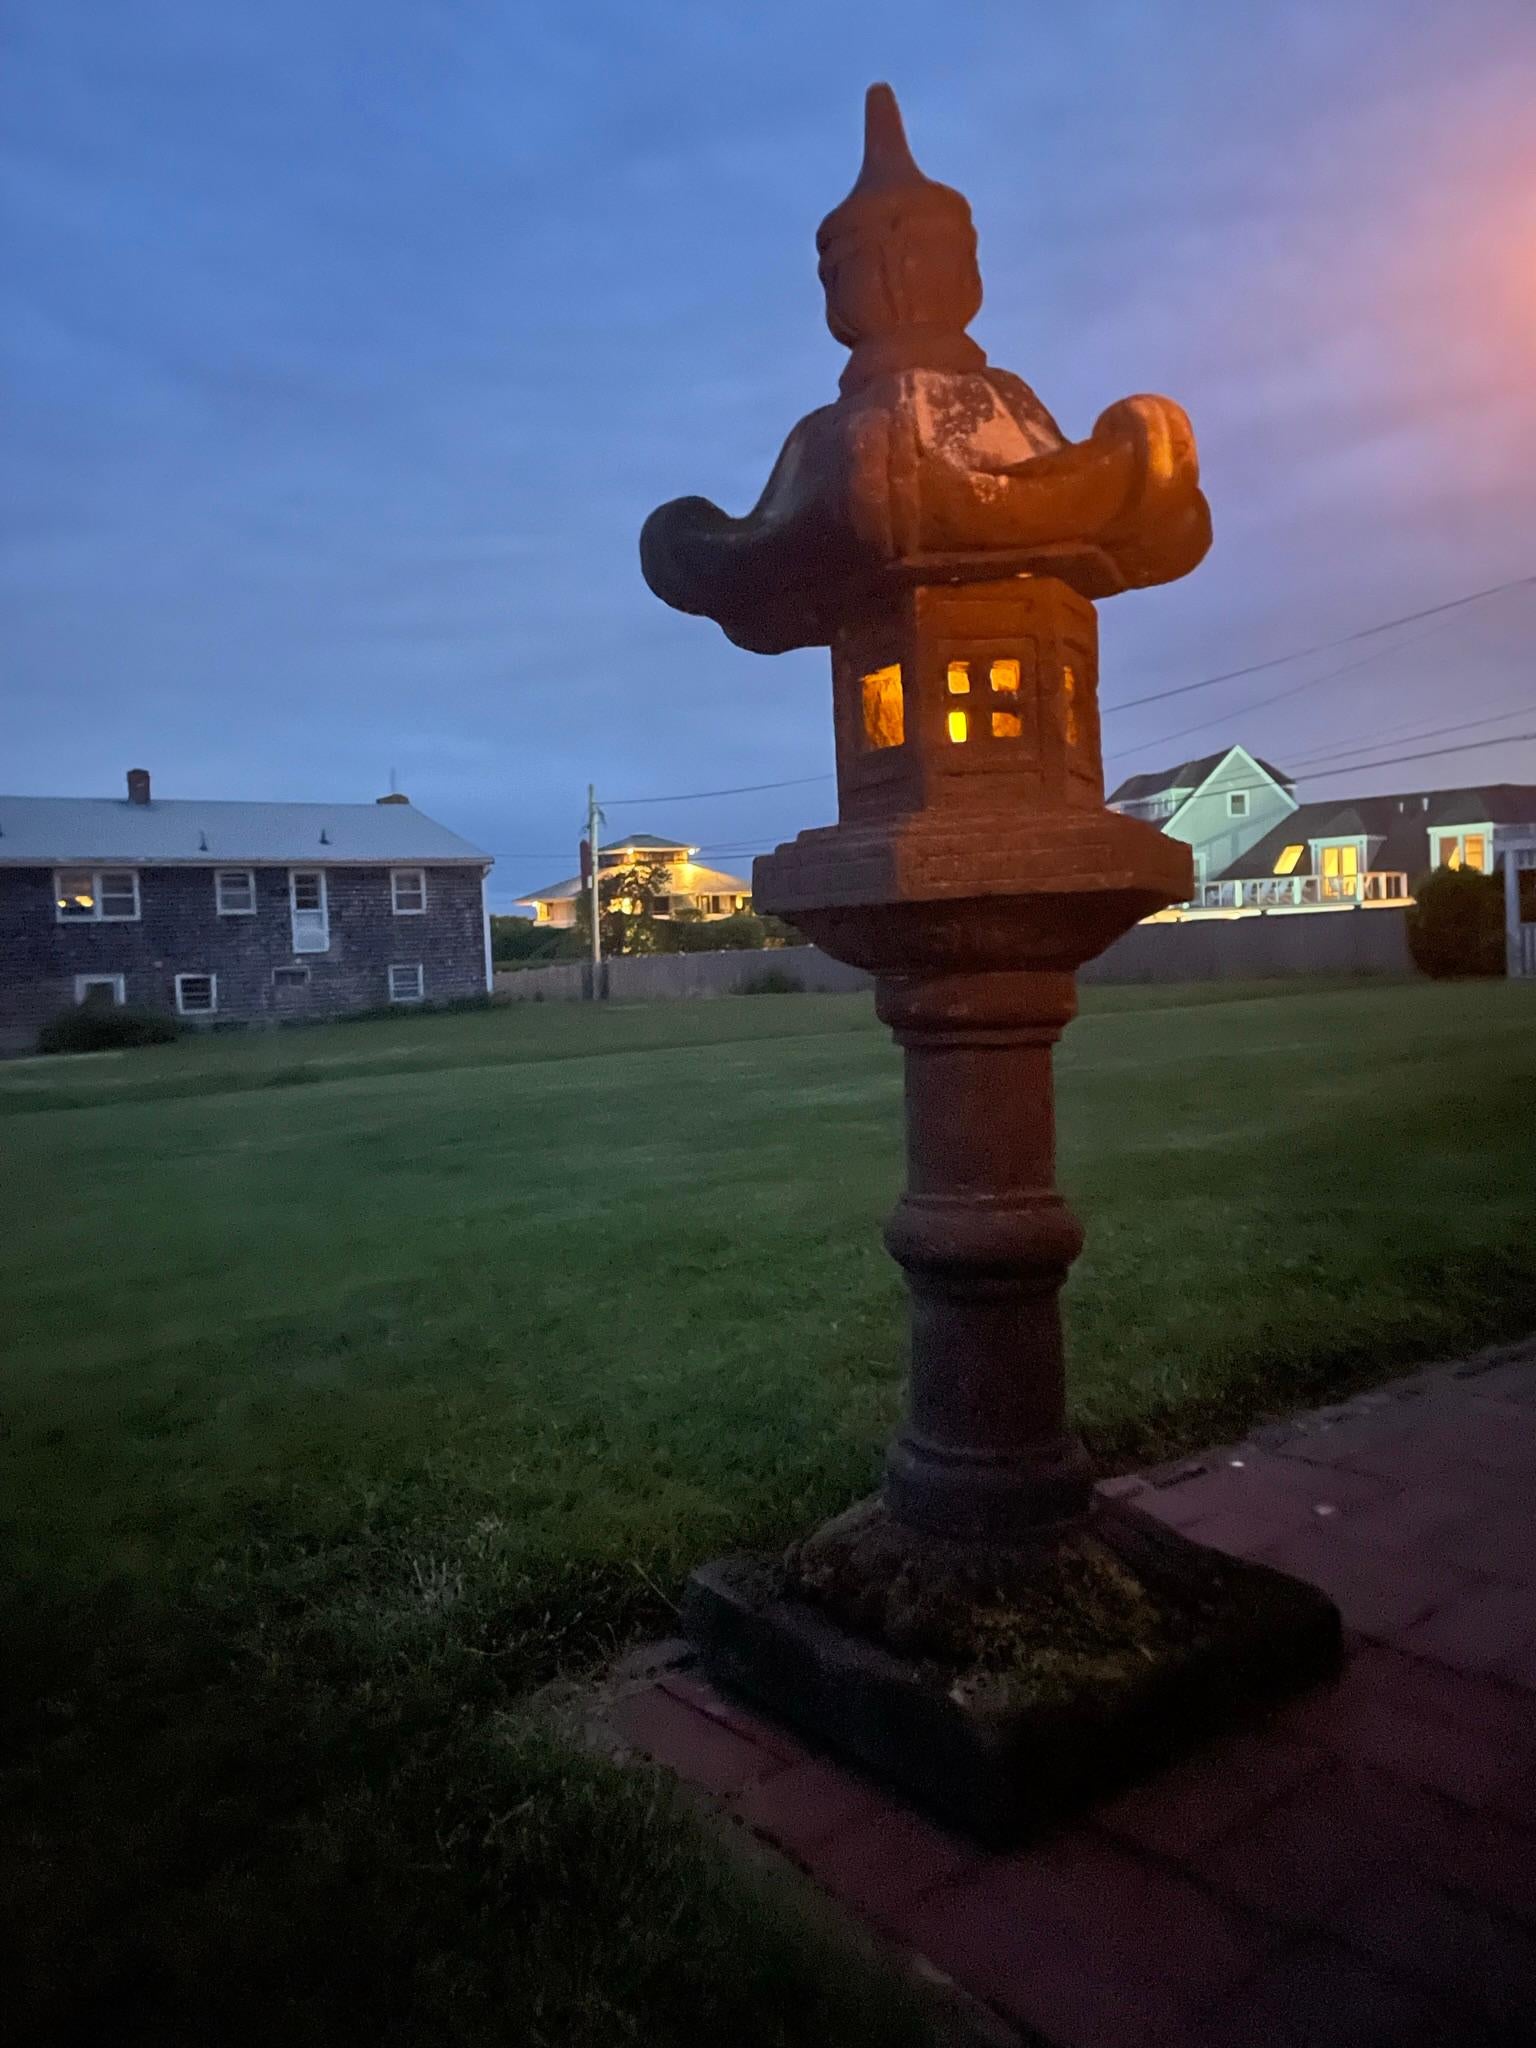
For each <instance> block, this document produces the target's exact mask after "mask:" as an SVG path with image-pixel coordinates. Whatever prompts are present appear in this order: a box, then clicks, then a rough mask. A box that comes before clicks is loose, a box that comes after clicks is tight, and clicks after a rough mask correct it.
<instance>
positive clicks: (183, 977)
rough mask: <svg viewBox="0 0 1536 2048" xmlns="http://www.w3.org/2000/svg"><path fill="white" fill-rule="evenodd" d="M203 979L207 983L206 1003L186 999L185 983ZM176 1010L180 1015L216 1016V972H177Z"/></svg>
mask: <svg viewBox="0 0 1536 2048" xmlns="http://www.w3.org/2000/svg"><path fill="white" fill-rule="evenodd" d="M189 981H205V982H207V984H208V1000H207V1002H206V1003H195V1002H194V1003H189V1002H188V1001H187V986H186V985H187V983H188V982H189ZM176 1011H177V1015H178V1016H182V1017H216V1016H217V1015H218V1012H219V977H218V976H217V975H216V974H197V973H188V974H178V975H177V977H176Z"/></svg>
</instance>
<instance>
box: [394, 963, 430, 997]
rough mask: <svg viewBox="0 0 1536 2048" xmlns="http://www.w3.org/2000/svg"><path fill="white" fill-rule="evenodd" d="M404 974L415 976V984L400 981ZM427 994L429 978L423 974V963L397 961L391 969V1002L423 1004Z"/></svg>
mask: <svg viewBox="0 0 1536 2048" xmlns="http://www.w3.org/2000/svg"><path fill="white" fill-rule="evenodd" d="M404 974H408V975H413V976H414V977H415V979H414V982H409V981H407V982H402V981H401V980H400V979H399V977H400V976H401V975H404ZM426 993H427V978H426V975H425V974H424V973H423V972H422V967H421V962H420V961H419V960H412V961H409V962H405V961H396V962H395V963H394V964H393V965H392V966H391V967H390V970H389V1000H390V1001H391V1002H392V1003H419V1002H423V1001H424V1000H425V998H426Z"/></svg>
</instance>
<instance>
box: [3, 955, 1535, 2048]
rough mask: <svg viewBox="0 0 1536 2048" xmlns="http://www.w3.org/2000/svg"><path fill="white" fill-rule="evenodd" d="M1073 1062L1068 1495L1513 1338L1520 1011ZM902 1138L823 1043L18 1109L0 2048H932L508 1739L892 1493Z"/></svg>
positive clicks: (598, 1041) (563, 1053)
mask: <svg viewBox="0 0 1536 2048" xmlns="http://www.w3.org/2000/svg"><path fill="white" fill-rule="evenodd" d="M1059 1075H1060V1112H1061V1134H1062V1179H1063V1183H1064V1185H1065V1187H1066V1188H1067V1190H1068V1192H1069V1194H1070V1195H1071V1196H1072V1198H1073V1199H1074V1200H1075V1201H1076V1203H1077V1205H1078V1207H1079V1208H1080V1210H1081V1211H1082V1213H1083V1215H1084V1216H1085V1219H1086V1220H1087V1223H1088V1226H1089V1233H1088V1249H1087V1251H1086V1252H1085V1254H1084V1256H1083V1258H1082V1260H1081V1261H1080V1263H1079V1266H1078V1268H1077V1270H1076V1273H1075V1276H1074V1279H1073V1282H1072V1286H1071V1290H1070V1328H1071V1344H1072V1349H1071V1387H1072V1396H1073V1400H1074V1403H1075V1407H1076V1414H1077V1420H1078V1422H1079V1424H1080V1425H1081V1426H1082V1427H1083V1428H1084V1429H1085V1430H1086V1431H1087V1433H1088V1435H1089V1437H1090V1440H1091V1441H1092V1442H1093V1444H1094V1445H1095V1447H1096V1448H1097V1449H1098V1450H1099V1451H1100V1452H1101V1454H1102V1455H1103V1456H1104V1457H1105V1459H1106V1461H1111V1462H1119V1463H1125V1462H1130V1461H1133V1460H1138V1459H1142V1458H1147V1457H1154V1456H1158V1455H1161V1454H1166V1453H1168V1452H1170V1451H1172V1450H1174V1449H1177V1448H1182V1447H1185V1446H1190V1445H1194V1444H1197V1443H1199V1442H1202V1441H1207V1440H1209V1439H1211V1438H1212V1437H1215V1436H1221V1435H1225V1434H1228V1433H1230V1432H1232V1431H1235V1430H1237V1429H1239V1428H1241V1427H1243V1426H1244V1425H1245V1424H1246V1423H1248V1422H1250V1421H1251V1420H1253V1419H1254V1418H1255V1417H1256V1416H1258V1415H1260V1414H1262V1413H1265V1412H1266V1411H1274V1410H1284V1409H1286V1408H1289V1407H1291V1406H1294V1405H1297V1404H1298V1403H1302V1402H1307V1401H1313V1400H1318V1399H1322V1398H1325V1397H1326V1396H1327V1395H1328V1394H1330V1393H1333V1392H1336V1391H1342V1390H1344V1389H1346V1388H1349V1387H1353V1386H1356V1385H1359V1384H1362V1383H1365V1382H1367V1381H1369V1380H1370V1379H1372V1378H1379V1377H1383V1376H1385V1375H1387V1374H1388V1373H1389V1372H1391V1371H1392V1370H1394V1369H1395V1368H1398V1367H1402V1366H1406V1365H1407V1364H1409V1363H1411V1362H1412V1361H1414V1360H1417V1359H1427V1358H1430V1357H1433V1356H1436V1355H1443V1354H1446V1353H1448V1352H1451V1351H1454V1350H1457V1349H1461V1348H1466V1347H1469V1346H1472V1345H1475V1344H1477V1343H1480V1342H1483V1341H1488V1340H1492V1339H1495V1338H1498V1337H1502V1336H1508V1335H1513V1334H1517V1333H1519V1332H1521V1331H1523V1330H1525V1329H1526V1328H1529V1327H1531V1326H1532V1325H1533V1324H1536V1172H1533V1156H1532V1155H1533V1136H1536V1110H1533V1102H1536V989H1530V988H1522V987H1520V986H1518V985H1505V984H1502V983H1493V984H1438V985H1431V984H1415V985H1413V986H1380V985H1377V986H1369V987H1368V986H1357V987H1341V988H1330V989H1319V988H1317V987H1316V986H1315V985H1314V986H1311V987H1307V988H1302V987H1298V986H1295V985H1287V986H1286V987H1285V988H1283V989H1281V990H1275V991H1267V992H1258V991H1248V990H1241V989H1220V988H1213V989H1203V990H1183V991H1180V990H1159V991H1102V992H1094V993H1091V994H1090V995H1089V996H1088V997H1087V998H1086V1001H1085V1015H1084V1016H1083V1018H1082V1019H1081V1020H1080V1021H1079V1022H1078V1023H1077V1024H1075V1025H1074V1026H1073V1027H1072V1030H1071V1032H1070V1033H1069V1034H1068V1038H1067V1041H1066V1044H1065V1047H1064V1049H1063V1052H1062V1054H1061V1057H1060V1062H1059ZM899 1111H900V1074H899V1067H898V1063H897V1058H896V1055H895V1054H894V1053H893V1051H892V1050H891V1048H890V1047H889V1045H888V1042H887V1041H886V1038H885V1035H884V1034H883V1032H881V1031H880V1030H879V1028H878V1027H877V1026H876V1024H875V1022H874V1019H873V1015H872V1012H871V1010H870V1008H869V1006H868V1004H867V1003H866V1002H865V1001H864V1000H862V999H859V998H852V997H847V998H843V997H837V998H834V997H812V996H790V997H766V996H765V997H758V998H745V999H743V998H737V999H731V1000H722V1001H718V1002H712V1003H698V1004H692V1005H689V1004H675V1005H656V1006H652V1007H647V1008H614V1009H604V1010H599V1011H596V1012H588V1011H586V1010H584V1009H579V1008H576V1007H567V1006H565V1005H540V1006H535V1005H521V1006H516V1007H513V1008H510V1009H507V1010H501V1011H495V1012H489V1013H482V1014H473V1015H465V1016H460V1017H451V1018H429V1017H415V1018H401V1019H399V1020H398V1021H395V1020H391V1021H389V1022H385V1023H377V1024H369V1025H351V1026H334V1027H328V1028H325V1029H319V1030H314V1031H305V1032H292V1033H278V1034H273V1035H269V1036H263V1037H259V1038H258V1037H251V1038H244V1037H242V1038H223V1037H220V1038H215V1039H211V1040H202V1041H198V1042H195V1043H192V1044H184V1045H180V1046H176V1047H167V1048H155V1049H151V1050H147V1051H144V1052H139V1053H132V1054H127V1055H122V1056H99V1057H96V1058H93V1059H84V1060H58V1061H31V1062H22V1063H16V1064H13V1065H10V1066H7V1067H0V1158H3V1161H4V1175H3V1185H0V1205H3V1227H0V1303H3V1310H4V1315H3V1326H0V1405H3V1425H0V1462H3V1486H0V1517H3V1524H4V1535H5V1544H6V1551H7V1556H8V1560H9V1567H8V1571H7V1585H6V1589H5V1591H4V1593H3V1594H0V1602H3V1612H0V1629H3V1632H4V1641H5V1643H6V1645H7V1655H6V1658H5V1668H4V1672H3V1676H0V1731H3V1742H4V1749H3V1756H0V1763H3V1766H4V1769H5V1772H6V1781H5V1786H4V1796H5V1808H6V1812H7V1815H8V1824H7V1826H6V1828H5V1829H4V1830H3V1831H0V1835H3V1846H0V1873H3V1878H0V1894H3V1896H4V1897H5V1899H6V1901H7V1913H6V1919H7V1924H8V1926H9V1927H10V1929H11V1931H12V1933H13V1935H15V1934H16V1933H18V1932H20V1933H22V1934H23V1935H24V1941H23V1953H22V1958H21V1961H20V1963H19V1964H18V1965H17V1966H15V1967H14V1969H13V1971H12V1972H11V1973H9V1977H8V1984H7V1991H8V1994H9V1997H10V2000H11V2002H12V2005H13V2008H14V2011H15V2012H16V2013H18V2014H19V2015H20V2016H21V2026H22V2030H23V2031H22V2033H20V2034H16V2033H13V2038H17V2039H21V2038H26V2030H27V2029H28V2028H30V2030H31V2034H32V2037H34V2038H36V2039H38V2040H40V2041H41V2040H44V2039H47V2040H51V2041H63V2040H66V2039H84V2040H91V2041H106V2040H110V2041H112V2042H113V2043H114V2044H116V2043H129V2042H139V2041H144V2042H149V2041H155V2042H157V2043H160V2042H165V2041H168V2040H177V2041H179V2040H183V2039H186V2040H197V2041H199V2042H205V2041H206V2042H211V2041H214V2040H218V2041H221V2042H236V2043H243V2042H247V2041H249V2042H256V2041H263V2042H266V2041H270V2040H272V2039H275V2038H282V2039H283V2040H284V2041H285V2042H288V2043H292V2044H294V2048H310V2044H313V2048H335V2044H341V2043H348V2044H350V2043H353V2042H364V2041H367V2042H369V2043H370V2044H380V2048H396V2044H405V2043H410V2044H416V2043H422V2044H425V2043H428V2042H430V2043H434V2044H445V2048H459V2044H479V2043H482V2042H485V2043H489V2042H493V2041H494V2042H523V2041H528V2042H532V2043H549V2044H555V2043H559V2044H566V2043H579V2044H585V2043H589V2042H590V2043H593V2044H596V2043H599V2042H602V2043H613V2042H624V2041H630V2040H633V2041H637V2042H638V2041H645V2042H654V2043H673V2042H676V2043H679V2044H682V2043H693V2042H701V2041H706V2040H713V2039H714V2038H716V2037H717V2036H718V2035H721V2034H727V2035H729V2036H731V2037H733V2039H734V2043H735V2048H760V2044H769V2043H783V2044H786V2048H790V2044H793V2048H810V2044H812V2043H816V2044H820V2043H822V2042H825V2041H831V2040H836V2041H838V2042H846V2043H850V2044H855V2043H869V2044H873V2043H877V2042H878V2043H881V2044H886V2043H891V2044H894V2043H897V2042H905V2041H909V2040H915V2039H917V2038H918V2035H917V2032H916V2021H915V2019H914V2018H913V2016H912V2015H911V2014H910V2013H909V2012H908V2011H907V2009H906V2008H905V2007H904V2005H903V2004H902V2003H901V2001H900V2000H899V1999H896V1998H895V1997H894V1996H893V1995H892V1996H887V1995H886V1994H885V1993H884V1992H883V1991H882V1990H881V1989H880V1987H879V1986H878V1985H875V1986H873V1987H872V1986H871V1984H870V1983H868V1982H866V1981H864V1980H863V1978H862V1977H861V1976H860V1974H859V1973H858V1971H857V1970H850V1968H849V1967H848V1965H847V1964H846V1962H844V1961H842V1960H839V1959H837V1958H835V1957H829V1955H828V1954H827V1953H825V1952H824V1951H823V1950H822V1949H821V1948H820V1946H819V1945H818V1940H817V1938H816V1937H815V1935H814V1934H813V1933H812V1932H810V1931H809V1930H808V1927H807V1925H806V1924H804V1923H803V1922H802V1921H801V1920H800V1918H799V1917H798V1914H797V1909H796V1908H795V1906H794V1904H793V1903H792V1902H790V1901H786V1900H784V1899H781V1898H779V1897H778V1896H776V1895H774V1894H772V1893H762V1894H760V1893H759V1892H757V1891H755V1890H752V1889H750V1888H747V1887H745V1886H743V1884H742V1883H741V1882H739V1881H738V1878H737V1876H736V1875H735V1873H734V1872H733V1871H732V1870H730V1869H728V1868H726V1867H725V1866H724V1865H723V1864H722V1863H721V1861H720V1859H719V1857H718V1856H717V1855H716V1854H715V1853H714V1852H713V1851H712V1849H711V1847H710V1845H709V1844H708V1843H707V1842H705V1841H703V1840H702V1839H701V1838H700V1837H699V1836H698V1835H697V1833H696V1832H695V1830H694V1829H693V1828H692V1827H691V1825H690V1824H689V1822H688V1821H687V1818H686V1816H684V1815H682V1814H681V1813H679V1812H678V1811H676V1810H674V1807H673V1804H672V1802H671V1801H670V1799H669V1796H668V1794H667V1793H666V1791H665V1789H664V1787H662V1786H661V1785H659V1784H657V1783H653V1782H651V1781H649V1780H647V1779H645V1778H643V1777H627V1778H620V1777H618V1776H617V1775H616V1774H614V1773H612V1772H610V1771H608V1770H606V1769H604V1768H602V1767H599V1766H598V1765H596V1764H594V1763H590V1762H587V1761H585V1760H583V1759H581V1758H579V1757H578V1756H576V1755H575V1754H574V1753H572V1752H571V1751H570V1750H568V1749H566V1748H564V1747H562V1746H561V1745H560V1744H559V1743H558V1742H557V1741H554V1740H552V1739H551V1738H550V1736H549V1735H548V1733H547V1732H545V1730H544V1729H543V1728H542V1727H541V1725H540V1724H539V1722H538V1721H537V1719H536V1718H535V1717H533V1716H532V1715H531V1714H530V1712H529V1710H528V1706H527V1702H528V1698H529V1695H530V1694H531V1693H532V1692H533V1690H534V1689H535V1688H537V1687H538V1686H540V1685H541V1684H542V1683H544V1682H545V1681H547V1680H549V1679H551V1678H552V1677H554V1676H556V1675H557V1674H559V1673H561V1672H564V1671H569V1670H572V1669H580V1668H581V1667H582V1666H583V1665H585V1664H588V1663H590V1662H592V1661H593V1660H596V1659H598V1658H600V1657H601V1656H602V1655H604V1654H605V1653H607V1652H610V1651H612V1650H613V1649H614V1648H615V1647H617V1646H619V1645H620V1644H622V1643H623V1642H624V1641H625V1640H626V1639H628V1638H629V1637H631V1636H632V1635H634V1634H635V1633H637V1632H640V1631H643V1630H645V1629H663V1628H664V1627H665V1625H666V1622H667V1614H668V1610H667V1600H668V1597H669V1596H670V1595H671V1594H673V1593H674V1592H675V1590H676V1588H677V1586H678V1584H679V1583H680V1580H681V1578H682V1576H683V1575H684V1573H685V1572H686V1571H687V1569H688V1567H689V1566H690V1565H691V1564H692V1563H693V1562H695V1561H696V1560H698V1559H700V1558H703V1557H706V1556H709V1555H711V1554H713V1553H715V1552H718V1551H720V1550H723V1549H729V1548H732V1547H736V1546H747V1545H757V1544H763V1545H777V1544H781V1543H782V1542H783V1541H784V1540H785V1539H786V1538H788V1537H789V1536H790V1535H791V1534H793V1533H795V1532H796V1531H798V1530H801V1529H803V1528H804V1527H805V1526H806V1524H807V1523H809V1522H811V1521H812V1520H814V1519H815V1518H817V1517H819V1516H822V1515H825V1514H827V1513H829V1512H831V1511H832V1510H833V1509H835V1508H837V1507H840V1506H842V1505H844V1504H845V1503H846V1502H847V1501H848V1500H850V1499H851V1498H852V1497H853V1496H854V1495H855V1494H856V1493H858V1492H860V1491H861V1490H866V1489H867V1488H868V1487H869V1486H870V1485H871V1483H872V1482H873V1481H874V1479H875V1476H876V1474H877V1471H878V1466H879V1457H880V1448H881V1445H882V1442H883V1440H884V1438H885V1436H886V1434H887V1432H888V1430H889V1429H890V1426H891V1424H892V1421H893V1419H894V1416H895V1414H896V1411H897V1405H898V1401H899V1395H900V1376H901V1292H900V1287H899V1281H898V1276H897V1274H896V1272H895V1269H894V1268H893V1267H892V1266H891V1265H890V1263H889V1261H888V1260H887V1259H886V1258H885V1256H884V1254H883V1252H882V1251H881V1249H880V1244H879V1224H880V1220H881V1218H882V1216H883V1214H884V1212H885V1211H886V1209H887V1208H888V1207H889V1205H890V1202H891V1199H892V1197H893V1196H894V1194H895V1191H896V1188H897V1185H898V1177H899V1148H900V1117H899ZM13 2024H14V2023H13Z"/></svg>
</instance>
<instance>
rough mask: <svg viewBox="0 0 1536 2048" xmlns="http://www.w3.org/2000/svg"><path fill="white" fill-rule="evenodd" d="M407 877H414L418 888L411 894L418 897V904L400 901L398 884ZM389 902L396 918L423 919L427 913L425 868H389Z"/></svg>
mask: <svg viewBox="0 0 1536 2048" xmlns="http://www.w3.org/2000/svg"><path fill="white" fill-rule="evenodd" d="M407 875H414V876H415V877H416V880H417V882H418V883H419V885H420V886H419V887H418V888H417V889H414V890H413V891H412V892H411V893H412V894H413V895H419V896H420V898H421V901H420V902H419V903H402V902H401V901H400V884H401V881H402V879H403V878H404V877H405V876H407ZM389 901H390V907H391V908H392V909H393V911H394V913H395V915H396V917H425V916H426V913H427V871H426V869H425V868H391V869H390V871H389Z"/></svg>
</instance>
